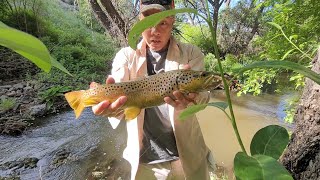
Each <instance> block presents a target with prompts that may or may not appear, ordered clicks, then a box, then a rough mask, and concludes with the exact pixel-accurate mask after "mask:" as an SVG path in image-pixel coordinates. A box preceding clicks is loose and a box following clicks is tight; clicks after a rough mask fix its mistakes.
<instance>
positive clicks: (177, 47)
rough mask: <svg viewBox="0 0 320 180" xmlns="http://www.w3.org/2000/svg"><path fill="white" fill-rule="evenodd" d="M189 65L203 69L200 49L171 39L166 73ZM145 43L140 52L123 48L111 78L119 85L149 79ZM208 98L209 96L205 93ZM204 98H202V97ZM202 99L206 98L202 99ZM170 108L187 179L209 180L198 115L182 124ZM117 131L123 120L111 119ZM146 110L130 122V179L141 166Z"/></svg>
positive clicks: (127, 157)
mask: <svg viewBox="0 0 320 180" xmlns="http://www.w3.org/2000/svg"><path fill="white" fill-rule="evenodd" d="M185 64H189V65H190V66H191V69H193V70H204V62H203V54H202V53H201V51H200V49H199V48H197V47H195V46H193V45H191V44H184V43H180V42H177V41H176V40H175V39H174V38H173V37H171V40H170V45H169V49H168V53H167V59H166V62H165V71H170V70H175V69H181V68H183V65H185ZM147 74H148V73H147V64H146V43H145V42H144V41H142V42H141V43H139V44H138V48H137V50H133V49H132V48H130V47H126V48H123V49H121V50H120V51H119V52H118V53H117V55H116V57H115V59H114V62H113V64H112V77H113V78H114V79H115V81H116V82H121V81H128V80H131V79H135V78H137V77H143V76H146V75H147ZM205 94H206V95H205V96H204V97H205V98H207V99H208V97H209V96H208V93H205ZM200 97H201V96H200ZM202 97H203V96H202ZM168 106H169V117H170V121H171V124H172V127H173V130H174V134H175V138H176V143H177V149H178V153H179V158H180V160H181V163H182V167H183V170H184V173H185V176H186V179H192V180H198V179H199V180H205V179H209V175H208V174H209V173H208V161H207V158H208V156H209V154H210V153H209V149H208V148H207V146H206V145H205V142H204V139H203V136H202V132H201V129H200V126H199V123H198V121H197V119H196V117H195V116H193V117H191V118H189V119H187V120H185V121H184V122H181V121H179V120H177V116H178V115H179V112H178V111H176V110H175V109H174V108H173V107H172V106H170V105H168ZM109 121H110V123H111V125H112V126H113V127H114V128H115V127H116V126H117V124H118V123H119V121H120V120H117V119H115V118H109ZM143 122H144V110H142V111H141V113H140V114H139V115H138V117H137V118H135V119H133V120H130V121H128V122H127V133H128V139H127V147H126V148H125V150H124V152H123V157H124V158H125V159H126V160H127V161H129V163H130V164H131V168H132V169H131V180H133V179H134V178H135V175H136V173H137V169H138V165H139V155H140V153H139V151H140V149H141V146H142V138H143Z"/></svg>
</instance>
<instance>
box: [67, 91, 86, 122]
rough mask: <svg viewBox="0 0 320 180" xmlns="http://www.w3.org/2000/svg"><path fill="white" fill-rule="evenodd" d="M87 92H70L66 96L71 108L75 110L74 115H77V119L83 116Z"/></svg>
mask: <svg viewBox="0 0 320 180" xmlns="http://www.w3.org/2000/svg"><path fill="white" fill-rule="evenodd" d="M84 92H85V91H83V90H82V91H72V92H68V93H66V94H65V95H64V97H65V98H66V99H67V101H68V103H69V105H70V107H71V108H72V109H73V110H74V113H75V115H76V118H77V119H78V117H79V116H80V115H81V113H82V111H83V110H84V108H85V105H84V102H83V98H82V97H83V94H84Z"/></svg>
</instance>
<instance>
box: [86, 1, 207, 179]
mask: <svg viewBox="0 0 320 180" xmlns="http://www.w3.org/2000/svg"><path fill="white" fill-rule="evenodd" d="M172 8H174V2H173V0H172V1H171V0H141V1H140V16H139V18H140V20H142V19H144V18H145V17H147V16H149V15H152V14H155V13H158V12H161V11H164V10H168V9H172ZM174 21H175V18H174V17H167V18H165V19H164V20H162V21H161V22H160V23H159V24H158V25H156V26H155V27H152V28H149V29H146V30H145V31H144V32H143V33H142V37H143V39H142V41H141V42H140V43H139V44H138V48H137V49H136V50H134V49H132V48H130V47H126V48H123V49H121V50H120V51H119V52H118V53H117V55H116V57H115V59H114V62H113V64H112V77H108V78H107V81H106V82H107V83H114V82H115V81H116V82H121V81H128V80H131V79H135V78H137V77H143V76H146V75H149V76H151V75H153V74H157V73H161V72H164V71H170V70H175V69H183V68H187V69H189V68H191V69H193V70H204V62H203V54H202V53H201V51H200V49H199V48H197V47H195V46H193V45H191V44H184V43H181V42H178V41H176V40H175V39H174V38H173V37H172V35H171V33H172V28H173V24H174ZM113 78H114V79H113ZM173 95H174V97H175V98H174V99H172V98H170V97H165V98H164V101H165V102H166V104H164V105H161V106H158V107H153V108H147V109H145V110H142V111H141V113H140V114H139V115H138V117H137V118H136V119H134V120H131V121H128V122H127V133H128V140H127V147H126V149H125V150H124V152H123V157H124V158H125V159H126V160H128V161H129V163H130V164H131V179H132V180H133V179H147V180H149V179H192V180H198V179H199V180H205V179H209V172H208V157H211V156H210V155H211V154H210V151H209V149H208V148H207V146H206V145H205V142H204V139H203V137H202V133H201V129H200V126H199V124H198V121H197V119H196V117H195V116H193V117H191V118H189V119H187V120H185V121H184V122H181V121H179V120H178V118H177V117H178V115H179V113H180V112H181V110H183V109H185V108H186V107H187V106H188V105H189V104H190V103H191V101H196V102H207V101H208V100H209V94H208V93H200V94H195V93H190V94H188V95H184V94H182V93H181V92H179V91H175V92H174V93H173ZM126 100H127V97H125V96H122V97H120V98H118V99H117V100H116V101H115V102H113V103H110V102H109V101H103V102H101V103H100V104H98V105H96V106H94V107H93V108H92V109H93V112H94V113H95V114H96V115H104V116H108V117H111V116H112V117H117V118H109V120H110V122H111V123H112V124H114V123H115V122H117V123H118V122H119V120H121V118H122V117H123V114H122V111H121V110H120V111H119V110H118V108H119V107H121V106H122V105H123V104H124V103H125V102H126Z"/></svg>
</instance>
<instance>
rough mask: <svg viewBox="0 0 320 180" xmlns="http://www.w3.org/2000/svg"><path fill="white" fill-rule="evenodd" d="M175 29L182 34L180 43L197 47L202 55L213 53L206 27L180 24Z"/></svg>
mask: <svg viewBox="0 0 320 180" xmlns="http://www.w3.org/2000/svg"><path fill="white" fill-rule="evenodd" d="M177 28H178V29H179V30H180V31H181V32H182V37H181V38H180V40H181V41H182V42H188V43H191V44H193V45H196V46H198V47H199V48H200V49H201V50H202V51H203V53H204V54H207V53H210V52H213V50H214V48H213V44H212V38H211V34H210V31H209V28H208V27H207V26H199V25H191V24H187V23H181V24H180V25H179V26H178V27H177Z"/></svg>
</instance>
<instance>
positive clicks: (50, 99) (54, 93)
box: [39, 85, 72, 110]
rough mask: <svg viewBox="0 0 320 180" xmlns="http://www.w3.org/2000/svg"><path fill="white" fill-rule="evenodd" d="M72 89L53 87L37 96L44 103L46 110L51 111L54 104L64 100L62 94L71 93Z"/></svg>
mask: <svg viewBox="0 0 320 180" xmlns="http://www.w3.org/2000/svg"><path fill="white" fill-rule="evenodd" d="M71 90H72V88H71V87H69V86H59V85H58V86H54V87H51V88H49V89H47V90H45V91H43V92H40V93H39V96H40V98H41V100H42V101H43V102H45V103H46V105H47V109H51V108H53V110H55V109H54V107H53V105H54V103H55V102H57V101H58V100H60V101H61V99H63V98H64V93H66V92H68V91H71Z"/></svg>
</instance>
